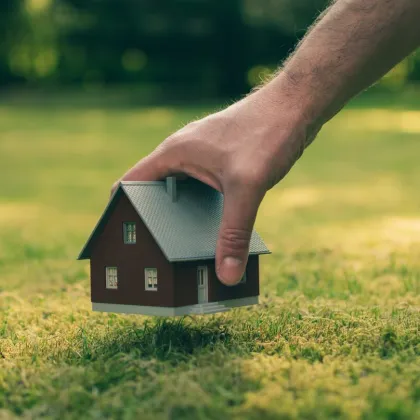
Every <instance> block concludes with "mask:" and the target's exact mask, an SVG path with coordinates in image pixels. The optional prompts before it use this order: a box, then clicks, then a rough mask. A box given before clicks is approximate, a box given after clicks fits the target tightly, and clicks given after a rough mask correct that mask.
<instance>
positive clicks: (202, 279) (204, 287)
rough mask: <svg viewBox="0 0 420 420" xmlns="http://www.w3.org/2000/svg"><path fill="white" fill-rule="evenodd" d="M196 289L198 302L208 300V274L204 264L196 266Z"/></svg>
mask: <svg viewBox="0 0 420 420" xmlns="http://www.w3.org/2000/svg"><path fill="white" fill-rule="evenodd" d="M197 289H198V303H206V302H208V301H209V295H208V276H207V266H206V265H201V266H199V267H197Z"/></svg>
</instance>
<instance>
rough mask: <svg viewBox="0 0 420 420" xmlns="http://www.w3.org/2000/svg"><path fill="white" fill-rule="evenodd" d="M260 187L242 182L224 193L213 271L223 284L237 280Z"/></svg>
mask: <svg viewBox="0 0 420 420" xmlns="http://www.w3.org/2000/svg"><path fill="white" fill-rule="evenodd" d="M264 193H265V192H264V191H261V190H259V191H258V190H256V189H254V188H249V187H248V186H246V185H245V186H243V187H240V188H235V189H232V190H231V191H229V190H228V191H226V192H225V193H224V206H223V217H222V223H221V225H220V231H219V238H218V240H217V247H216V272H217V277H218V278H219V280H220V281H221V282H222V283H223V284H225V285H226V286H234V285H235V284H237V283H238V282H239V281H240V280H241V278H242V276H243V274H244V272H245V268H246V264H247V262H248V253H249V242H250V240H251V234H252V229H253V226H254V223H255V218H256V216H257V211H258V207H259V205H260V203H261V201H262V199H263V197H264Z"/></svg>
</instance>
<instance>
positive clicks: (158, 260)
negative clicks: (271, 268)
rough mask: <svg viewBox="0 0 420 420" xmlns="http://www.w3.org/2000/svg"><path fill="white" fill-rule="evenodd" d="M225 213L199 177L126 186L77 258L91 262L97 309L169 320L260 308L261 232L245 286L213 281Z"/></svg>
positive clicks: (254, 235) (218, 197) (253, 246)
mask: <svg viewBox="0 0 420 420" xmlns="http://www.w3.org/2000/svg"><path fill="white" fill-rule="evenodd" d="M222 208H223V195H222V194H220V193H219V192H218V191H215V190H214V189H212V188H210V187H208V186H207V185H205V184H203V183H201V182H199V181H196V180H194V179H188V180H186V181H176V180H175V178H174V177H170V178H167V179H166V182H165V181H156V182H150V181H149V182H121V183H120V185H119V187H118V188H117V190H116V191H115V192H114V194H113V196H112V197H111V200H110V202H109V204H108V206H107V208H106V209H105V211H104V213H103V215H102V217H101V218H100V220H99V222H98V224H97V225H96V227H95V229H94V230H93V232H92V234H91V236H90V238H89V239H88V241H87V243H86V245H85V246H84V248H83V250H82V252H81V253H80V256H79V259H90V268H91V296H92V309H93V310H94V311H105V312H122V313H136V314H144V315H163V316H171V315H185V314H203V313H214V312H221V311H224V310H228V309H229V308H231V307H235V306H245V305H253V304H256V303H258V295H259V270H258V258H259V255H260V254H267V253H269V250H268V249H267V247H266V246H265V244H264V243H263V241H262V240H261V238H260V237H259V236H258V234H257V233H256V232H253V233H252V237H251V244H250V250H249V260H248V265H247V267H246V272H245V274H244V276H243V278H242V280H241V282H240V283H239V284H238V285H236V286H230V287H229V286H225V285H223V284H222V283H221V282H220V281H219V280H218V278H217V276H216V271H215V249H216V240H217V235H218V230H219V225H220V221H221V217H222Z"/></svg>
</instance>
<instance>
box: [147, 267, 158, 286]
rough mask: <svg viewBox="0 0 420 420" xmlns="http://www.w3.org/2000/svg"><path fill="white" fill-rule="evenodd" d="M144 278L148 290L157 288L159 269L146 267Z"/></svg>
mask: <svg viewBox="0 0 420 420" xmlns="http://www.w3.org/2000/svg"><path fill="white" fill-rule="evenodd" d="M144 278H145V285H146V290H155V291H156V290H157V269H156V268H145V269H144Z"/></svg>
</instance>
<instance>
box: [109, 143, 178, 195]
mask: <svg viewBox="0 0 420 420" xmlns="http://www.w3.org/2000/svg"><path fill="white" fill-rule="evenodd" d="M167 175H170V168H169V164H168V162H167V158H166V156H165V155H163V154H162V153H157V152H156V151H155V152H153V153H151V154H150V155H149V156H147V157H145V158H144V159H142V160H140V161H139V162H137V163H136V164H135V165H134V166H133V167H132V168H131V169H129V170H128V171H127V172H126V173H125V174H124V175H123V176H122V177H121V178H120V179H119V180H118V181H116V182H115V183H114V185H113V186H112V189H111V195H112V194H113V193H114V191H115V190H116V189H117V188H118V185H119V183H120V182H121V181H157V180H160V179H162V178H165V177H166V176H167Z"/></svg>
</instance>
